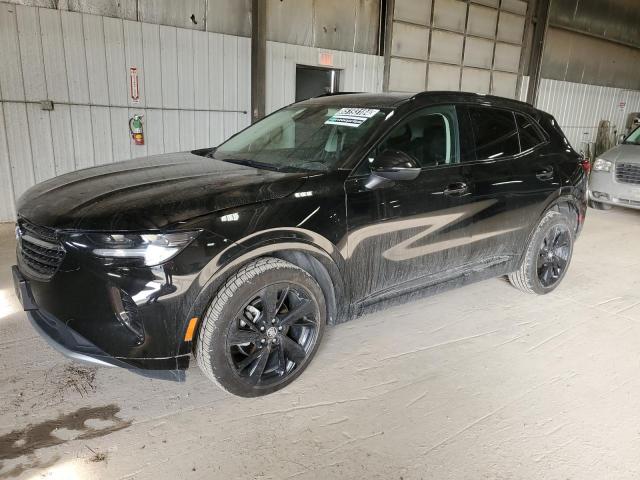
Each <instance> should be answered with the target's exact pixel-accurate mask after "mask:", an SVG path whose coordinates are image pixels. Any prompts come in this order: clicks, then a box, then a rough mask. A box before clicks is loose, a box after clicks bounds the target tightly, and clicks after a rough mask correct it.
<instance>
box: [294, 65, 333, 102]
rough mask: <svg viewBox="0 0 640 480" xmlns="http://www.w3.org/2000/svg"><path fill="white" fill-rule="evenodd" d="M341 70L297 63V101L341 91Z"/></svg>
mask: <svg viewBox="0 0 640 480" xmlns="http://www.w3.org/2000/svg"><path fill="white" fill-rule="evenodd" d="M339 85H340V70H335V69H332V68H322V67H309V66H306V65H296V102H301V101H302V100H306V99H307V98H312V97H317V96H319V95H325V94H327V93H336V92H338V91H339V88H340V87H339Z"/></svg>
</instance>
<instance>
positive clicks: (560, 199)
mask: <svg viewBox="0 0 640 480" xmlns="http://www.w3.org/2000/svg"><path fill="white" fill-rule="evenodd" d="M563 204H569V205H570V207H571V208H573V209H575V213H576V215H578V216H579V215H580V212H581V211H582V209H581V208H580V202H579V201H578V200H577V199H576V198H575V196H574V195H571V194H568V193H565V194H562V193H561V190H559V191H558V195H557V196H552V197H551V198H549V200H548V201H547V203H546V205H545V207H544V209H543V210H542V213H541V214H540V216H539V217H538V218H537V219H536V221H535V223H534V224H533V226H532V227H531V229H530V231H529V234H528V235H527V242H526V244H525V248H524V249H523V251H522V252H521V254H520V256H519V257H518V263H517V265H520V263H521V262H522V259H523V258H524V256H525V255H526V253H527V246H528V245H529V242H530V241H531V238H532V237H533V234H534V233H535V231H536V228H538V225H539V224H540V222H541V221H542V219H543V218H544V216H545V215H546V214H547V212H549V211H550V210H558V211H560V210H562V208H563V207H562V205H563ZM579 229H580V224H579V222H578V225H577V228H576V231H577V232H579Z"/></svg>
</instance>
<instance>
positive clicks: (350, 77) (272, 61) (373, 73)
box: [240, 42, 384, 117]
mask: <svg viewBox="0 0 640 480" xmlns="http://www.w3.org/2000/svg"><path fill="white" fill-rule="evenodd" d="M320 52H326V53H331V54H332V55H333V68H336V69H339V70H341V73H340V90H342V91H348V92H380V91H382V76H383V71H384V59H383V58H382V57H379V56H377V55H366V54H361V53H352V52H341V51H337V50H327V49H321V48H315V47H305V46H301V45H290V44H284V43H278V42H267V68H266V76H267V85H266V96H267V99H266V109H267V112H269V113H270V112H273V111H275V110H277V109H279V108H281V107H284V106H285V105H288V104H290V103H293V102H295V98H296V65H309V66H318V60H319V54H320ZM247 90H248V86H247ZM247 95H248V94H247ZM247 98H249V96H247ZM240 117H242V115H241V116H240Z"/></svg>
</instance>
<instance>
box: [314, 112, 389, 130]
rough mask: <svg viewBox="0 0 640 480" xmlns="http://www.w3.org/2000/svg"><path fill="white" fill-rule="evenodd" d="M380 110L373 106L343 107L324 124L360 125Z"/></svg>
mask: <svg viewBox="0 0 640 480" xmlns="http://www.w3.org/2000/svg"><path fill="white" fill-rule="evenodd" d="M379 111H380V110H376V109H373V108H341V109H340V110H338V111H337V112H336V113H335V114H334V115H333V116H332V117H331V118H330V119H329V120H327V121H326V122H324V124H325V125H341V126H343V127H359V126H360V125H362V124H363V123H364V122H366V121H367V120H369V119H370V118H371V117H373V116H374V115H375V114H376V113H378V112H379Z"/></svg>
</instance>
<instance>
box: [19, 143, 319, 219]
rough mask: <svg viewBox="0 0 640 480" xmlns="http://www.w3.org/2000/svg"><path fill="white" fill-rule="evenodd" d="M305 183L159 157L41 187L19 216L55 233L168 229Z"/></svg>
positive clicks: (299, 177) (210, 162)
mask: <svg viewBox="0 0 640 480" xmlns="http://www.w3.org/2000/svg"><path fill="white" fill-rule="evenodd" d="M305 176H306V174H305V173H281V172H275V171H270V170H263V169H257V168H253V167H247V166H243V165H237V164H233V163H228V162H224V161H221V160H214V159H212V158H208V157H202V156H199V155H195V154H193V153H189V152H183V153H171V154H165V155H156V156H150V157H143V158H139V159H134V160H128V161H125V162H118V163H112V164H109V165H104V166H100V167H93V168H87V169H84V170H78V171H76V172H72V173H68V174H65V175H62V176H59V177H56V178H52V179H51V180H47V181H45V182H43V183H40V184H38V185H36V186H34V187H32V188H30V189H29V190H27V191H26V192H25V193H24V195H22V197H21V198H20V199H19V200H18V215H19V216H21V217H24V218H26V219H28V220H30V221H31V222H33V223H35V224H38V225H41V226H47V227H53V228H64V229H79V230H81V229H84V230H112V231H115V230H143V229H162V228H165V227H167V226H170V225H172V224H175V223H177V222H183V221H187V220H190V219H193V218H195V217H198V216H201V215H205V214H208V213H212V212H215V211H218V210H223V209H226V208H232V207H236V206H240V205H246V204H249V203H255V202H261V201H265V200H272V199H276V198H281V197H285V196H287V195H289V194H291V193H293V192H294V191H295V190H296V189H297V188H298V187H299V186H300V185H301V183H302V182H303V181H304V177H305Z"/></svg>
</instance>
